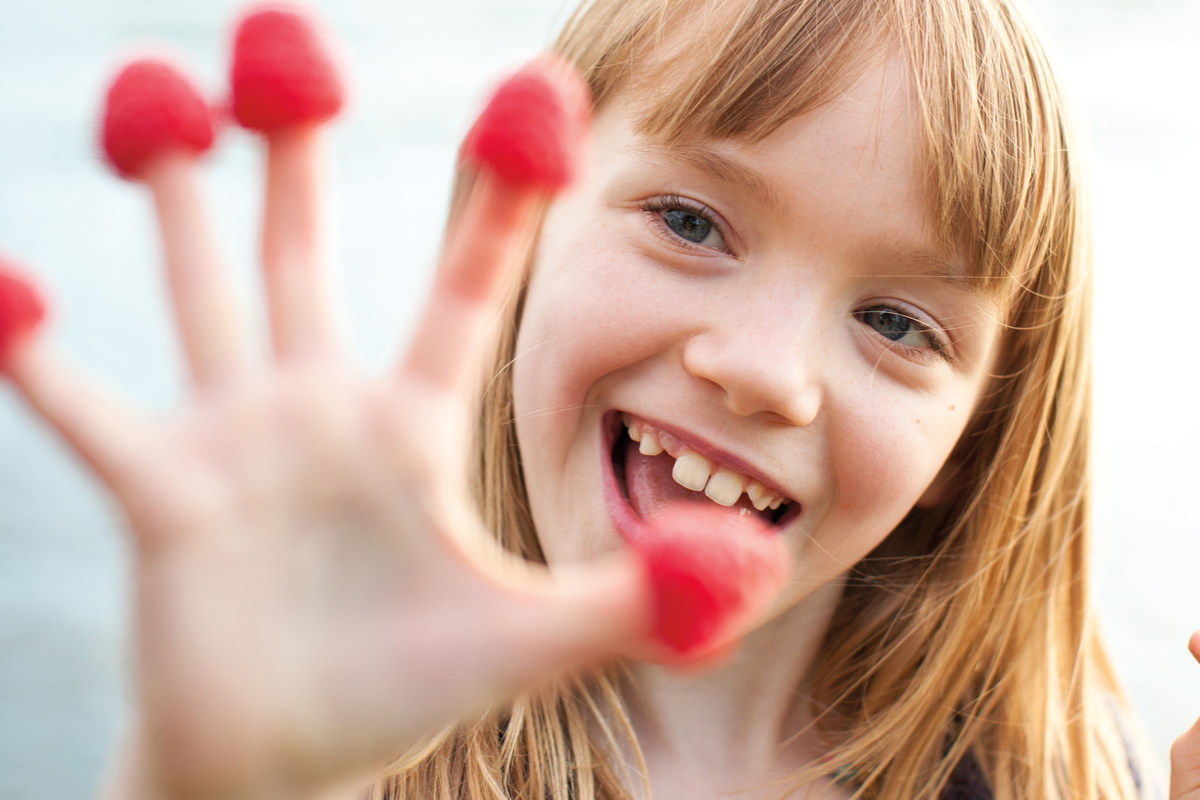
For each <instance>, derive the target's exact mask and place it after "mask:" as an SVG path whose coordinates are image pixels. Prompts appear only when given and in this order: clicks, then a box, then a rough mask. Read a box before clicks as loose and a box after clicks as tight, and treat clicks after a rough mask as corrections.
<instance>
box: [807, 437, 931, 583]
mask: <svg viewBox="0 0 1200 800" xmlns="http://www.w3.org/2000/svg"><path fill="white" fill-rule="evenodd" d="M914 420H915V418H914ZM928 427H929V426H926V428H928ZM846 430H851V431H853V433H852V434H850V435H848V436H845V437H842V438H841V439H840V440H835V441H833V442H831V450H832V454H833V470H834V479H835V481H836V484H837V494H836V499H835V505H834V507H833V508H831V509H830V516H831V518H836V519H837V520H839V521H840V524H839V525H838V527H839V528H840V529H843V530H845V531H846V533H847V535H846V536H842V537H838V538H837V540H836V541H833V542H830V543H828V544H827V545H826V546H827V547H829V548H831V549H833V550H835V551H836V552H837V554H838V555H841V556H844V560H845V561H846V562H848V563H853V562H855V561H857V560H858V559H859V558H861V557H862V556H863V555H865V554H866V553H867V552H868V551H870V550H871V549H873V548H874V546H875V545H876V544H878V543H879V542H880V541H882V540H883V538H884V537H885V536H886V535H887V534H888V533H890V532H891V531H892V530H893V529H894V528H895V527H896V526H897V525H898V524H899V523H900V521H901V520H902V519H903V518H904V516H905V515H906V514H907V513H908V511H909V510H910V509H911V508H912V507H913V506H914V505H915V504H916V503H917V501H918V500H919V499H920V498H921V495H922V494H923V493H924V492H925V490H926V489H927V488H928V486H929V484H930V483H931V482H932V481H933V479H934V477H935V476H936V475H937V473H938V471H939V470H940V469H941V466H942V463H943V462H944V460H945V457H946V456H947V455H948V454H949V451H950V448H951V446H952V444H953V441H952V440H951V441H950V442H949V443H942V442H941V441H939V440H938V437H936V436H931V435H929V433H928V432H927V430H923V429H922V427H921V424H918V423H916V422H915V421H911V420H910V421H909V422H906V423H903V424H898V423H897V422H896V420H894V419H887V420H885V419H870V418H860V419H859V420H857V421H856V422H855V423H853V424H850V425H848V426H847V428H846Z"/></svg>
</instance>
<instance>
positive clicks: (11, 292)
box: [0, 259, 46, 369]
mask: <svg viewBox="0 0 1200 800" xmlns="http://www.w3.org/2000/svg"><path fill="white" fill-rule="evenodd" d="M45 318H46V304H45V302H43V300H42V295H41V293H40V292H39V291H38V290H37V288H36V287H35V286H34V285H33V282H32V281H30V279H29V278H28V277H27V276H26V275H25V274H24V273H23V272H21V271H20V270H18V269H17V268H16V267H14V266H12V265H11V264H9V263H7V262H5V261H4V260H2V259H0V369H2V368H3V367H4V363H5V361H6V360H7V359H8V353H9V351H10V350H11V349H12V346H13V344H14V343H16V341H17V340H18V339H19V338H20V337H22V336H25V335H27V334H29V333H32V332H33V331H34V330H36V329H37V327H38V326H39V325H40V324H41V323H42V320H44V319H45Z"/></svg>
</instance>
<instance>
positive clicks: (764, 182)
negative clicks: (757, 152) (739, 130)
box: [625, 142, 784, 207]
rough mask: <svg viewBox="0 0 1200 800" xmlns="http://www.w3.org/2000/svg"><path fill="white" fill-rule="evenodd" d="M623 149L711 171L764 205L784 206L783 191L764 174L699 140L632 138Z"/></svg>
mask: <svg viewBox="0 0 1200 800" xmlns="http://www.w3.org/2000/svg"><path fill="white" fill-rule="evenodd" d="M625 149H626V150H627V151H629V152H631V153H633V154H634V155H636V156H638V157H640V158H643V159H646V160H648V161H656V162H658V163H660V164H668V165H672V166H682V167H685V168H690V169H695V170H698V171H700V172H703V173H705V174H708V175H711V176H713V177H714V178H716V179H717V180H719V181H720V182H722V183H724V184H726V185H728V186H731V187H733V188H734V189H737V190H740V191H742V192H745V193H747V194H749V195H751V196H752V197H753V198H754V199H755V200H757V201H758V202H760V203H762V204H764V205H769V206H775V207H782V206H784V200H783V195H782V194H781V193H780V192H779V190H778V189H777V188H776V187H775V184H774V183H772V182H771V181H770V180H769V179H768V178H767V177H766V176H765V175H763V174H762V173H761V172H759V171H758V170H756V169H752V168H751V167H748V166H746V165H745V164H743V163H741V162H740V161H738V160H736V159H734V158H731V157H730V156H728V155H726V154H724V153H722V152H720V151H719V150H716V149H714V148H712V147H709V146H708V145H706V144H704V143H703V142H688V143H685V144H682V145H663V144H658V143H655V142H635V143H634V144H631V145H629V146H628V147H627V148H625Z"/></svg>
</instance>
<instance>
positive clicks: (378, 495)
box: [7, 0, 1200, 800]
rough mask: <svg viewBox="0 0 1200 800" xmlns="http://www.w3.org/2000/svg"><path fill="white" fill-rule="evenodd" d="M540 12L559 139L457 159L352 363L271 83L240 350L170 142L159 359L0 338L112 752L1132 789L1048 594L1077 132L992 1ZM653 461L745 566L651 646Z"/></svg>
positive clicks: (666, 487)
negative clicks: (581, 84) (47, 458)
mask: <svg viewBox="0 0 1200 800" xmlns="http://www.w3.org/2000/svg"><path fill="white" fill-rule="evenodd" d="M555 50H556V51H557V52H558V53H560V54H561V55H562V56H563V57H564V58H566V59H567V60H568V61H570V62H571V63H572V64H573V65H574V66H575V67H576V68H577V69H578V70H579V71H580V73H582V74H583V75H584V77H585V79H586V81H587V88H588V91H589V93H590V100H591V104H592V108H593V114H594V118H593V122H594V124H593V130H592V141H591V149H590V152H589V155H588V157H587V159H586V161H585V162H584V164H583V166H582V169H581V175H580V177H579V179H578V180H577V181H576V183H575V184H574V185H573V186H572V187H571V188H570V189H569V190H568V191H567V192H566V193H564V194H563V195H561V196H559V197H557V198H556V199H555V200H554V201H553V202H552V203H549V204H543V203H542V198H541V196H540V194H539V193H538V192H537V191H533V190H529V189H527V188H521V187H518V186H513V185H509V184H506V183H504V182H503V181H497V180H496V179H495V178H494V176H489V175H487V174H482V175H476V174H474V173H473V172H471V171H470V170H469V169H465V170H464V173H463V175H462V178H461V180H460V191H459V192H458V193H457V195H456V197H457V200H456V203H455V207H454V208H453V209H452V214H451V219H452V223H453V224H452V225H451V227H450V231H449V233H448V235H447V243H446V247H445V255H444V258H443V263H442V265H441V267H440V269H439V280H438V282H437V286H436V287H435V290H434V292H433V295H432V297H431V298H430V300H429V303H428V306H427V309H426V312H425V314H424V315H423V317H422V322H421V323H420V325H419V327H418V332H417V335H416V337H415V339H414V342H413V344H412V345H411V347H410V349H409V350H408V352H407V355H406V357H405V358H404V359H403V361H402V364H401V365H400V367H399V369H398V371H397V374H396V375H394V376H391V377H389V378H388V379H386V380H383V381H369V380H365V379H364V378H362V377H360V376H359V375H358V374H357V373H356V372H355V371H354V369H353V368H352V367H351V366H349V365H348V364H347V363H346V362H345V360H344V359H343V358H342V356H341V355H340V353H339V351H338V349H337V346H336V343H335V337H334V336H333V334H332V333H331V330H330V325H329V323H328V313H327V310H326V307H325V304H324V301H323V297H324V292H323V289H322V285H321V278H320V264H319V259H318V258H317V255H316V254H317V253H318V252H319V236H318V230H317V223H316V220H315V218H314V215H313V213H312V209H313V208H314V204H315V188H314V187H315V184H314V180H313V173H314V161H315V155H314V154H315V150H316V146H317V145H316V137H317V130H316V128H315V127H311V126H310V127H302V128H296V129H292V130H290V131H287V132H285V133H280V134H277V135H273V136H271V137H269V139H268V148H269V156H268V178H267V197H266V206H267V211H266V215H265V222H264V257H263V260H264V270H265V278H266V284H267V297H268V312H269V315H270V320H271V331H272V338H273V344H274V351H275V359H274V361H273V362H272V363H271V364H270V365H269V366H266V367H256V366H253V365H252V364H251V363H250V360H249V358H248V356H247V354H246V346H245V343H244V339H243V338H242V336H241V335H240V334H239V332H238V329H237V326H236V324H235V319H236V318H235V315H233V314H231V313H230V312H229V301H228V300H227V297H228V294H227V291H226V288H225V286H224V283H223V280H222V277H221V273H220V269H219V265H218V264H217V263H216V259H215V258H214V257H213V256H212V255H211V249H210V248H209V247H208V244H207V242H208V238H207V234H206V232H205V230H204V223H203V218H202V214H201V212H200V210H199V206H198V204H197V202H196V198H195V195H194V188H193V184H192V181H193V174H192V173H193V170H194V166H193V165H192V164H191V162H190V161H189V160H188V159H187V158H183V157H179V156H177V155H175V156H171V157H169V158H167V157H164V158H163V159H161V160H159V161H157V162H155V163H154V164H153V165H151V166H150V167H148V168H147V172H146V174H145V179H146V181H147V183H148V184H149V185H150V187H151V188H152V190H153V191H154V193H155V198H156V201H157V202H156V207H157V209H158V211H159V214H160V223H161V227H162V231H163V239H164V245H165V251H166V255H167V264H168V270H169V275H170V277H171V280H172V283H173V285H175V286H177V287H181V288H180V290H179V291H177V292H176V293H175V295H174V301H175V307H176V312H177V316H178V318H179V321H180V331H181V336H182V338H183V341H184V344H185V350H186V352H187V354H188V357H189V361H190V364H191V367H192V374H193V377H194V381H195V384H196V393H195V397H194V399H193V401H192V402H191V404H190V405H189V406H188V407H187V408H186V409H185V410H183V411H182V412H181V413H180V414H178V415H177V416H176V417H175V418H174V419H172V420H169V421H161V420H154V419H149V418H147V417H144V416H142V415H140V414H137V413H135V412H133V411H130V410H128V409H126V408H124V407H123V406H122V405H121V404H119V403H118V402H116V401H114V400H112V399H111V398H108V397H106V396H104V395H103V394H102V393H101V392H100V391H99V390H97V389H95V388H94V387H91V386H87V385H85V384H84V383H83V382H82V380H81V379H80V378H79V377H78V376H77V375H76V374H75V373H74V372H73V371H72V370H71V369H70V368H69V367H68V366H67V365H65V364H63V363H61V361H60V360H59V359H58V358H57V357H56V356H55V355H54V354H53V353H52V351H50V350H49V349H48V347H47V346H46V345H45V344H44V343H43V342H41V341H40V340H39V339H37V338H36V337H26V338H23V339H21V340H20V341H18V342H17V343H16V344H14V345H13V346H12V347H11V348H10V350H9V353H8V357H7V369H8V372H9V374H10V375H11V376H12V378H13V380H14V381H15V382H16V383H17V385H18V386H19V387H20V389H21V390H22V391H23V392H24V393H25V395H26V397H27V398H28V400H29V401H30V403H31V404H32V405H33V406H34V407H35V408H36V409H37V410H38V411H39V412H40V413H42V414H43V415H44V416H45V417H46V418H47V419H48V420H49V421H50V422H51V423H52V424H54V425H55V426H57V427H58V428H59V430H60V431H62V433H63V435H64V436H65V437H66V438H67V440H68V441H69V442H70V443H71V444H72V445H73V446H74V447H75V448H76V449H77V450H78V451H79V452H80V454H81V455H82V456H83V457H84V458H85V459H86V460H87V461H88V462H89V463H90V464H91V465H92V466H93V468H94V469H95V470H96V471H97V473H98V474H99V475H100V477H101V478H102V479H103V480H105V481H106V483H107V484H108V485H109V486H110V487H111V488H112V490H113V492H114V494H115V495H116V496H117V498H118V499H119V500H120V501H121V503H122V505H123V508H124V509H125V511H126V513H127V515H128V517H129V520H130V526H131V529H132V530H133V535H134V540H135V543H136V545H137V564H136V575H137V581H138V612H137V613H138V631H139V664H140V673H139V678H140V686H139V697H140V715H139V730H138V732H137V735H136V736H135V737H134V741H133V744H132V746H131V748H130V752H129V754H128V757H127V758H126V759H125V760H124V762H123V764H122V768H121V770H119V773H118V775H117V776H116V779H115V780H114V782H113V785H112V788H111V795H112V796H114V797H235V798H242V797H245V798H258V797H272V798H273V797H293V796H294V797H319V796H329V797H333V796H346V797H353V796H359V795H361V794H362V792H363V788H362V787H364V786H369V787H370V788H369V789H368V790H367V791H369V793H370V795H371V796H372V797H377V798H383V797H391V798H425V797H443V798H460V797H461V798H501V797H512V798H535V797H536V798H545V797H551V798H555V800H560V799H565V798H579V799H580V800H583V799H584V798H625V797H639V796H649V794H650V793H651V792H653V796H654V797H655V798H672V797H681V798H703V797H717V796H727V795H732V796H736V797H747V798H752V797H784V796H790V797H807V796H811V797H850V796H855V795H858V796H868V797H880V798H889V799H890V798H896V799H897V800H898V799H899V798H905V799H907V798H938V797H995V798H1018V797H1020V798H1047V800H1049V799H1050V798H1077V797H1078V798H1101V797H1104V798H1131V797H1135V796H1137V795H1138V793H1139V791H1140V789H1141V784H1142V782H1143V776H1142V775H1141V774H1140V773H1139V770H1138V769H1136V768H1135V765H1136V764H1138V763H1139V761H1138V759H1136V758H1135V757H1134V753H1133V752H1132V750H1131V746H1130V744H1129V741H1128V737H1127V736H1126V735H1125V734H1124V731H1123V729H1122V723H1121V720H1122V718H1123V716H1124V713H1125V712H1124V710H1123V705H1122V700H1121V697H1120V693H1119V690H1118V688H1117V686H1116V683H1115V680H1114V678H1113V676H1112V674H1111V671H1110V670H1109V668H1108V664H1107V661H1106V658H1105V655H1104V652H1103V650H1102V648H1101V647H1100V645H1099V643H1098V641H1097V640H1096V637H1095V631H1094V628H1093V624H1092V615H1091V608H1090V605H1089V600H1088V585H1087V564H1088V555H1087V546H1088V530H1089V529H1088V518H1087V515H1088V505H1087V501H1088V497H1087V492H1088V483H1087V423H1088V369H1089V367H1088V338H1087V325H1088V297H1089V276H1088V254H1087V220H1086V213H1085V207H1084V202H1083V197H1082V194H1081V186H1080V177H1079V164H1078V162H1077V154H1076V150H1075V145H1074V144H1073V142H1072V139H1071V134H1070V126H1069V123H1068V120H1067V118H1066V114H1065V108H1064V103H1063V100H1062V98H1061V97H1060V95H1059V92H1058V89H1057V86H1056V84H1055V82H1054V80H1053V78H1052V76H1051V74H1050V71H1049V69H1048V67H1047V65H1046V62H1045V59H1044V57H1043V55H1042V53H1041V50H1040V47H1039V46H1038V44H1037V41H1036V39H1035V37H1034V36H1033V35H1032V34H1031V32H1030V30H1029V28H1028V27H1027V25H1026V24H1025V23H1024V22H1023V21H1022V19H1021V17H1020V16H1019V15H1018V14H1017V13H1016V12H1015V11H1014V9H1013V8H1012V7H1011V5H1009V3H1008V2H1006V1H1005V0H890V1H889V2H882V0H880V1H878V2H872V0H674V2H667V0H594V1H593V2H589V3H587V4H585V6H584V7H583V8H582V9H581V10H580V11H579V12H578V13H577V14H576V15H575V16H574V17H573V18H572V19H571V21H570V22H569V23H568V24H567V26H566V28H565V30H564V32H563V34H562V35H561V37H560V38H559V40H558V42H557V43H556V46H555ZM532 229H535V230H536V235H528V231H530V230H532ZM510 263H515V264H519V265H521V266H520V269H518V270H516V273H517V274H516V275H515V278H514V279H513V280H512V281H508V282H505V281H502V280H500V279H499V278H498V276H499V275H501V274H502V271H503V269H504V267H505V266H506V265H508V264H510ZM497 307H499V308H500V309H501V311H500V315H499V317H498V319H499V324H498V325H493V320H495V319H497V317H496V308H497ZM486 347H491V348H492V349H493V352H494V358H492V360H491V364H492V369H491V370H490V372H489V374H488V380H487V381H486V383H485V385H484V389H483V391H482V392H481V393H480V392H477V391H475V389H476V382H475V381H474V380H472V377H473V375H474V374H475V372H474V367H473V365H474V364H475V363H476V362H475V356H476V354H477V353H478V352H479V351H480V350H481V349H484V348H486ZM479 396H481V397H482V401H481V402H480V401H479V399H478V398H479ZM468 413H474V414H475V416H476V418H477V425H476V427H475V432H474V437H473V440H472V437H471V436H470V435H469V434H468V433H467V432H466V430H465V427H464V425H463V423H462V419H463V418H465V417H466V416H467V415H468ZM468 440H472V441H473V445H472V447H471V450H472V452H473V456H472V457H471V458H470V461H469V463H470V465H471V466H470V472H471V480H470V482H469V483H470V489H471V490H473V493H474V500H473V502H468V501H467V500H466V499H465V498H466V496H467V494H468V491H467V489H468V487H467V483H468V481H466V480H464V477H465V472H466V470H464V467H463V463H462V461H461V460H460V458H459V456H460V454H461V453H462V452H463V451H464V450H466V449H467V447H466V443H467V441H468ZM701 492H703V494H701ZM679 501H687V502H695V503H703V504H706V505H707V506H709V507H711V508H712V509H718V508H728V509H731V510H730V511H729V512H727V513H728V514H729V515H730V516H731V517H733V518H741V517H747V516H750V517H755V518H757V519H759V520H761V521H762V522H763V523H765V524H767V525H769V526H770V533H771V536H772V539H773V541H775V542H778V543H781V545H782V546H783V547H784V548H785V552H786V555H782V554H781V556H780V557H781V558H782V559H783V560H785V561H786V562H787V564H788V570H789V578H788V581H787V583H786V585H785V586H784V587H783V589H782V590H781V591H780V592H779V593H778V594H777V596H775V597H774V599H773V600H772V601H771V603H770V605H769V606H768V607H765V608H762V609H759V610H758V613H756V614H755V615H753V616H750V617H747V618H746V619H744V620H742V621H741V622H740V627H739V628H738V629H737V630H736V631H734V632H733V634H735V635H738V636H742V637H744V641H743V642H742V644H741V646H740V647H739V648H734V647H732V646H729V647H727V648H726V649H725V651H724V652H723V653H718V654H716V655H715V656H714V658H713V659H712V660H710V661H708V662H707V663H706V664H704V665H700V666H698V667H696V668H694V669H693V670H691V671H688V670H680V669H679V668H678V667H672V666H670V665H665V664H663V663H662V662H664V661H666V660H669V659H667V658H666V657H665V656H664V654H663V652H662V651H661V650H658V649H655V648H654V646H653V645H652V644H651V643H650V642H649V641H648V639H647V635H646V629H647V619H648V616H649V611H648V608H649V605H650V600H649V599H648V593H647V589H646V587H645V581H644V575H643V571H642V568H641V566H640V563H639V562H638V561H637V559H636V558H634V557H633V556H631V555H630V554H629V550H630V548H629V547H628V545H629V543H632V542H637V541H639V540H640V539H641V538H643V537H646V536H651V535H653V534H652V532H648V529H647V526H648V525H650V524H652V523H653V521H654V520H656V519H660V518H661V516H660V515H661V513H662V512H663V509H665V508H668V507H671V506H672V505H673V504H675V503H677V502H679ZM480 521H482V524H480ZM484 531H487V532H488V533H490V534H492V535H493V536H494V537H496V539H497V540H498V541H499V542H500V543H501V545H502V546H503V551H501V550H500V549H498V548H496V547H494V545H491V544H490V543H489V542H488V541H487V539H486V538H485V536H484ZM731 535H733V534H731ZM514 555H515V556H518V557H519V558H514V557H513V556H514ZM543 563H544V564H546V565H548V567H547V568H542V567H539V566H538V565H539V564H543ZM614 654H615V655H617V656H619V658H617V659H611V658H610V659H609V660H607V661H605V660H601V659H602V658H603V657H604V656H608V655H614ZM710 655H711V654H710ZM585 667H586V669H585ZM514 698H515V699H514ZM488 709H490V710H488ZM1188 736H1189V737H1190V736H1192V734H1189V735H1188ZM1180 741H1181V744H1180V745H1179V747H1178V748H1177V755H1178V763H1177V765H1176V766H1177V771H1176V773H1175V775H1174V784H1173V786H1172V794H1173V795H1174V796H1177V797H1183V796H1186V795H1185V792H1187V791H1193V792H1194V791H1196V790H1195V789H1194V787H1195V786H1196V785H1200V784H1198V782H1197V780H1196V778H1195V775H1194V774H1193V773H1194V772H1195V771H1196V768H1195V767H1194V766H1193V767H1191V772H1189V770H1188V768H1187V766H1188V760H1189V759H1190V760H1191V761H1192V762H1195V761H1200V758H1198V756H1200V747H1198V746H1196V745H1195V744H1193V743H1192V740H1191V739H1190V738H1188V737H1185V738H1184V739H1181V740H1180ZM389 763H390V764H391V766H386V768H385V765H387V764H389ZM1131 767H1134V768H1131Z"/></svg>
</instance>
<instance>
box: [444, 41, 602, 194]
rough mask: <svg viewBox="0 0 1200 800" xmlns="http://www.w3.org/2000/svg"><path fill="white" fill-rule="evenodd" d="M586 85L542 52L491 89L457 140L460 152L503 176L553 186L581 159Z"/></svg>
mask: <svg viewBox="0 0 1200 800" xmlns="http://www.w3.org/2000/svg"><path fill="white" fill-rule="evenodd" d="M589 107H590V102H589V100H588V89H587V86H586V85H585V84H584V82H583V79H582V78H580V77H579V74H578V73H577V72H575V70H574V69H573V68H572V67H570V66H569V65H567V64H565V63H564V62H562V61H560V60H558V59H556V58H553V57H549V56H547V57H543V58H539V59H536V60H535V61H533V62H531V63H529V64H527V65H526V66H525V67H524V68H523V69H521V71H519V72H518V73H517V74H516V75H513V76H512V77H511V78H509V79H508V80H507V81H505V82H504V83H502V84H500V86H499V88H498V89H496V93H495V94H494V95H492V98H491V100H490V101H489V102H488V104H487V107H486V108H484V110H483V113H482V114H480V115H479V119H478V120H476V122H475V125H474V127H472V128H471V131H470V133H468V134H467V138H466V141H465V142H463V155H464V156H465V157H466V158H468V159H470V160H471V161H474V162H476V163H477V164H480V165H484V166H487V167H488V168H490V169H491V170H492V171H493V172H495V173H496V174H497V175H498V176H499V177H500V178H502V179H503V180H505V181H507V182H509V183H512V184H516V185H519V186H532V187H537V188H540V189H543V190H545V191H549V192H555V191H558V190H560V189H562V188H563V187H565V186H566V185H567V184H568V183H570V182H571V178H572V177H573V175H574V172H575V167H576V164H577V163H578V162H579V161H580V160H581V157H582V149H583V140H584V137H585V135H586V133H587V125H588V114H589Z"/></svg>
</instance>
